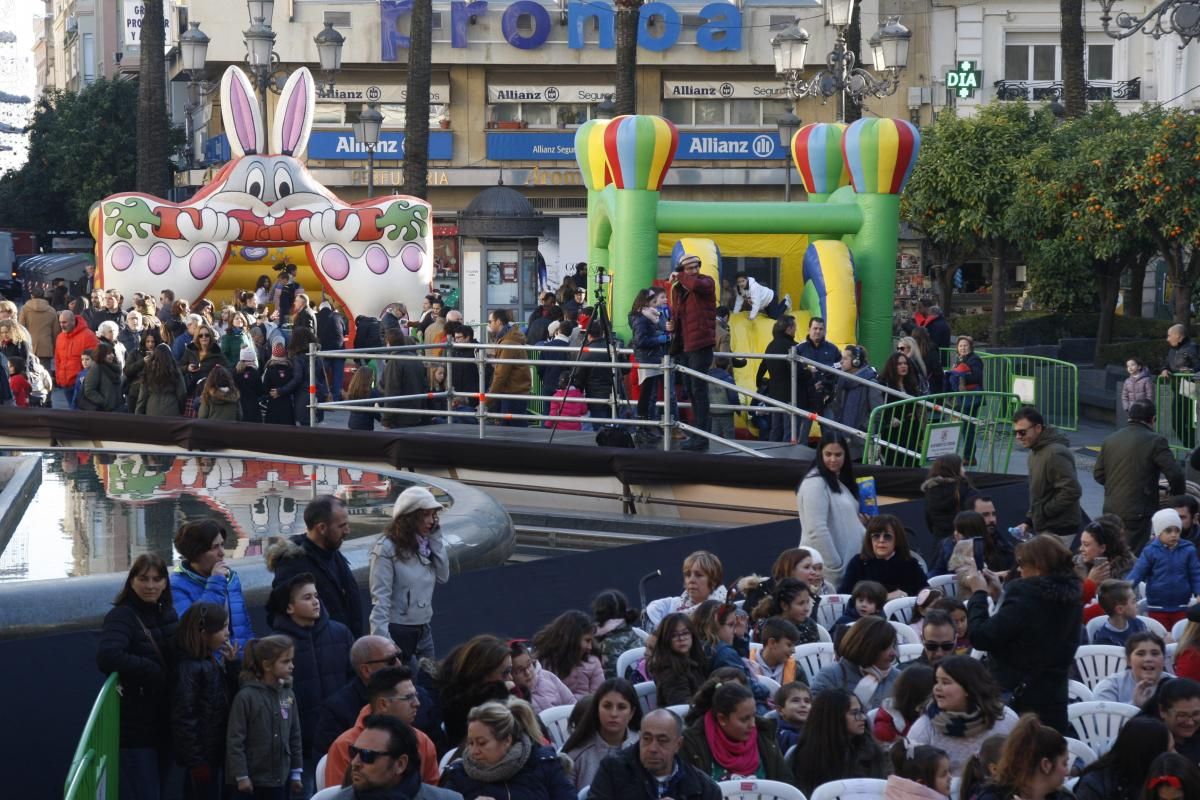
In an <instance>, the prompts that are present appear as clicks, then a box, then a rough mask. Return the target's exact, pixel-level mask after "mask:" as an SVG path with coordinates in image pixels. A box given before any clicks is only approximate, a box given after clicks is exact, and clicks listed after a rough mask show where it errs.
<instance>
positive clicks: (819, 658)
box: [794, 642, 837, 685]
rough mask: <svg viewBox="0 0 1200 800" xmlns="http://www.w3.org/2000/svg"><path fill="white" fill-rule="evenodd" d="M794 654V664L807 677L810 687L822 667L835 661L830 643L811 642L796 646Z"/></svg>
mask: <svg viewBox="0 0 1200 800" xmlns="http://www.w3.org/2000/svg"><path fill="white" fill-rule="evenodd" d="M794 652H795V656H796V664H798V665H799V666H800V667H802V668H803V669H804V673H805V674H806V675H808V683H809V684H810V685H811V684H812V682H813V679H814V678H816V677H817V673H818V672H820V671H821V668H822V667H827V666H829V665H830V664H832V663H833V662H834V661H835V660H836V659H837V657H836V656H835V654H834V652H833V643H832V642H812V643H811V644H801V645H796V649H795V651H794Z"/></svg>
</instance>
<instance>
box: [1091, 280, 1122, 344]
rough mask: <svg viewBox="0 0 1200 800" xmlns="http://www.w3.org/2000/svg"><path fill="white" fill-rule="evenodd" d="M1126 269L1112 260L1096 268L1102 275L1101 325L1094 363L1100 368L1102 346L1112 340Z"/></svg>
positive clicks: (1097, 337)
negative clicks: (1122, 280) (1122, 279)
mask: <svg viewBox="0 0 1200 800" xmlns="http://www.w3.org/2000/svg"><path fill="white" fill-rule="evenodd" d="M1124 271H1125V270H1124V268H1123V266H1122V265H1121V264H1120V263H1112V262H1105V263H1103V264H1098V265H1097V268H1096V272H1097V273H1098V275H1099V276H1100V325H1099V327H1098V329H1097V330H1096V351H1095V354H1094V355H1093V357H1092V363H1093V364H1094V365H1095V366H1096V367H1098V368H1103V366H1104V364H1103V362H1102V361H1101V359H1100V348H1101V347H1103V346H1104V345H1106V344H1110V343H1111V342H1112V337H1113V321H1114V320H1115V318H1116V316H1117V296H1118V295H1120V293H1121V273H1122V272H1124Z"/></svg>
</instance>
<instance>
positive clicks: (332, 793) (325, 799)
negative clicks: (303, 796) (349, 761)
mask: <svg viewBox="0 0 1200 800" xmlns="http://www.w3.org/2000/svg"><path fill="white" fill-rule="evenodd" d="M340 791H342V787H340V786H330V787H329V788H328V789H322V790H321V791H319V792H317V793H316V794H314V795H313V796H312V798H311V800H333V798H334V797H336V796H337V795H338V793H339V792H340Z"/></svg>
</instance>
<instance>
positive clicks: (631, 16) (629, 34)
mask: <svg viewBox="0 0 1200 800" xmlns="http://www.w3.org/2000/svg"><path fill="white" fill-rule="evenodd" d="M616 6H617V21H616V44H617V53H616V58H617V75H616V81H615V83H614V87H615V88H616V93H615V94H614V95H613V105H614V106H615V107H616V114H617V116H621V115H623V114H636V113H637V36H638V22H639V19H640V15H641V10H642V0H617V2H616Z"/></svg>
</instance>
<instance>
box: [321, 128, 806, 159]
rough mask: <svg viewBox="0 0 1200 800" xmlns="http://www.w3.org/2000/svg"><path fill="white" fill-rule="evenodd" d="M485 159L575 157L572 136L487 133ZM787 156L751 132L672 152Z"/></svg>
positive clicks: (704, 136)
mask: <svg viewBox="0 0 1200 800" xmlns="http://www.w3.org/2000/svg"><path fill="white" fill-rule="evenodd" d="M309 148H310V149H311V148H312V145H309ZM487 157H488V159H489V160H491V161H570V160H572V159H574V158H575V134H574V132H569V133H559V132H553V133H552V132H549V131H547V132H546V133H535V132H521V133H515V132H514V133H491V132H489V133H488V135H487ZM786 157H787V152H786V151H785V150H784V149H783V148H782V147H780V146H779V136H778V135H776V134H769V133H754V132H753V131H741V132H694V133H691V132H683V131H681V132H680V134H679V149H678V150H677V151H676V153H675V160H676V161H770V160H772V159H776V160H778V159H782V158H786Z"/></svg>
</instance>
